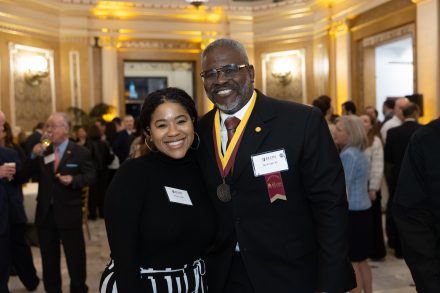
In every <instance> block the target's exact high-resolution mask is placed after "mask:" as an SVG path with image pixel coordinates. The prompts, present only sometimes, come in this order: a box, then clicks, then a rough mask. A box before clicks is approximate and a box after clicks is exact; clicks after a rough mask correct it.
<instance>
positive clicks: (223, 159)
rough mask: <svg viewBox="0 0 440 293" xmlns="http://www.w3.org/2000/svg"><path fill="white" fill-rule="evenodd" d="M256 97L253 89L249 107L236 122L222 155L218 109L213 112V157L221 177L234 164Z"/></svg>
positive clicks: (226, 173) (224, 175)
mask: <svg viewBox="0 0 440 293" xmlns="http://www.w3.org/2000/svg"><path fill="white" fill-rule="evenodd" d="M256 97H257V93H256V92H255V91H254V93H253V95H252V97H251V103H250V105H249V108H248V109H247V110H246V113H245V114H244V117H243V119H242V120H241V122H240V124H238V127H237V129H236V130H235V134H234V136H233V137H232V140H231V141H230V142H229V145H228V147H227V148H226V153H225V155H224V156H223V154H222V144H221V138H220V110H217V112H216V113H215V117H214V125H213V127H212V137H213V140H214V150H215V158H216V161H217V166H218V169H219V171H220V174H221V176H222V178H225V177H226V175H228V173H229V171H230V170H231V169H232V166H233V165H234V162H235V156H236V155H237V152H238V148H239V146H240V142H241V138H242V136H243V133H244V129H245V127H246V124H247V122H248V120H249V117H250V116H251V113H252V110H253V109H254V106H255V101H256V100H257V99H256Z"/></svg>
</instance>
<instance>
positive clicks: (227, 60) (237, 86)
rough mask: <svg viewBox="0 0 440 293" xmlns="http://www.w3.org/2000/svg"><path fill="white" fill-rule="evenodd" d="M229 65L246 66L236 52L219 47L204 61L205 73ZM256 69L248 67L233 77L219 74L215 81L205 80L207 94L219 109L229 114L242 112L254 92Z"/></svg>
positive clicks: (244, 61)
mask: <svg viewBox="0 0 440 293" xmlns="http://www.w3.org/2000/svg"><path fill="white" fill-rule="evenodd" d="M228 64H236V65H242V64H246V60H243V58H242V56H241V55H240V53H239V52H237V51H236V50H233V49H231V48H227V47H218V48H215V49H213V50H212V51H210V52H209V53H208V54H207V55H206V56H205V57H204V58H203V60H202V67H203V71H207V70H211V69H214V68H219V67H222V66H225V65H228ZM253 83H254V68H253V67H252V66H246V67H244V68H241V69H240V70H239V71H238V72H237V73H236V74H235V75H234V76H233V77H230V78H226V77H225V75H224V74H223V73H219V75H218V77H217V78H216V79H214V80H208V79H204V80H203V85H204V87H205V91H206V94H207V95H208V98H209V99H210V100H211V102H213V103H214V104H215V105H216V106H217V108H219V109H220V110H221V111H222V112H224V113H227V114H233V113H235V112H237V111H238V110H240V109H241V108H242V107H243V106H244V105H246V103H247V102H248V101H249V99H250V98H251V97H252V93H253V91H254V85H253Z"/></svg>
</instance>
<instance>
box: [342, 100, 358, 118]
mask: <svg viewBox="0 0 440 293" xmlns="http://www.w3.org/2000/svg"><path fill="white" fill-rule="evenodd" d="M346 115H356V105H355V103H353V102H352V101H347V102H345V103H342V116H346Z"/></svg>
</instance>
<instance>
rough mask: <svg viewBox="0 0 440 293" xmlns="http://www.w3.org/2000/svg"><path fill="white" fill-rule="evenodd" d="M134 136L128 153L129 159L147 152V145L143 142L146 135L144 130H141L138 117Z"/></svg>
mask: <svg viewBox="0 0 440 293" xmlns="http://www.w3.org/2000/svg"><path fill="white" fill-rule="evenodd" d="M135 125H136V132H135V133H136V137H135V138H134V139H133V142H132V143H131V145H130V155H129V157H130V158H131V159H133V158H137V157H140V156H143V155H145V154H147V153H148V151H149V150H148V147H147V145H146V144H145V139H146V138H147V136H146V135H145V131H143V130H142V125H141V123H140V121H139V119H136V122H135Z"/></svg>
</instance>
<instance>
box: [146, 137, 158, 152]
mask: <svg viewBox="0 0 440 293" xmlns="http://www.w3.org/2000/svg"><path fill="white" fill-rule="evenodd" d="M147 139H148V137H145V139H144V143H145V145H146V146H147V148H148V149H149V150H150V152H158V151H157V150H153V148H152V147H150V146H149V145H148V142H147ZM150 141H153V139H152V138H151V137H150Z"/></svg>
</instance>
